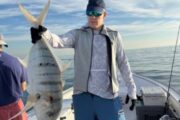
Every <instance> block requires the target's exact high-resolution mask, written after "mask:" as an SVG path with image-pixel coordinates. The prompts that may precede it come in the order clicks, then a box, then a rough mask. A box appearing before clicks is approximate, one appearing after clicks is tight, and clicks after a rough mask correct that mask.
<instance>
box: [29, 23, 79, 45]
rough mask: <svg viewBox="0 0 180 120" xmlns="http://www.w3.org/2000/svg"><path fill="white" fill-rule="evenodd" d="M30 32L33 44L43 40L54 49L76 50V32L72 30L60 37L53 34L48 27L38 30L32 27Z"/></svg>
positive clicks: (40, 27)
mask: <svg viewBox="0 0 180 120" xmlns="http://www.w3.org/2000/svg"><path fill="white" fill-rule="evenodd" d="M30 32H31V39H32V43H33V44H35V43H36V42H37V41H39V40H41V39H45V40H47V41H48V42H49V43H50V45H51V46H52V47H54V48H74V46H75V39H76V30H71V31H69V32H67V33H65V34H63V35H60V36H58V35H56V34H54V33H51V32H50V31H49V30H47V28H46V27H44V26H39V27H38V28H33V27H31V29H30Z"/></svg>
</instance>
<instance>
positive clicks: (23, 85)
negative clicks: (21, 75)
mask: <svg viewBox="0 0 180 120" xmlns="http://www.w3.org/2000/svg"><path fill="white" fill-rule="evenodd" d="M26 89H27V84H26V80H23V82H21V90H22V91H23V92H24V91H26Z"/></svg>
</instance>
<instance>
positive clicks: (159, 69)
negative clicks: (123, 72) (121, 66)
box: [24, 46, 180, 101]
mask: <svg viewBox="0 0 180 120" xmlns="http://www.w3.org/2000/svg"><path fill="white" fill-rule="evenodd" d="M55 52H56V55H57V56H58V58H60V63H63V64H65V63H68V62H72V65H71V66H70V67H69V68H68V69H67V70H66V71H65V72H64V75H63V80H65V87H64V89H67V88H69V87H71V86H72V81H73V78H74V63H73V53H72V54H68V55H62V53H60V51H59V50H57V51H55ZM125 52H126V55H127V57H128V59H129V62H130V65H131V69H132V72H133V73H136V74H138V75H141V76H144V77H148V78H150V79H153V80H155V81H158V82H160V83H163V84H165V85H168V82H169V79H170V71H171V65H172V60H173V53H174V47H159V48H146V49H135V50H134V49H133V50H126V51H125ZM171 88H173V89H174V90H176V91H177V93H179V94H180V46H178V48H177V52H176V59H175V63H174V70H173V76H172V83H171ZM26 97H27V94H25V98H24V101H25V99H26Z"/></svg>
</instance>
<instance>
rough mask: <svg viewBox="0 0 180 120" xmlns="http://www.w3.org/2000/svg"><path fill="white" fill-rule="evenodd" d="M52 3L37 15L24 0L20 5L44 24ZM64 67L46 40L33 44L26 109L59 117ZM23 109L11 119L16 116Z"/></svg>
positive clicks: (42, 119)
mask: <svg viewBox="0 0 180 120" xmlns="http://www.w3.org/2000/svg"><path fill="white" fill-rule="evenodd" d="M49 5H50V0H49V1H48V3H47V4H46V6H45V8H44V9H43V10H42V12H41V14H40V15H39V17H38V18H35V17H34V16H32V15H31V14H30V13H29V12H28V11H27V10H26V9H25V8H24V7H23V6H22V5H21V4H19V8H20V10H21V12H22V13H23V14H24V16H25V17H26V18H27V20H28V21H29V22H31V23H32V24H33V26H36V27H37V26H39V25H42V24H43V21H44V19H45V17H46V15H47V12H48V8H49ZM62 69H63V68H61V67H60V65H59V64H58V62H57V59H56V56H55V55H54V54H53V52H52V50H51V47H50V45H49V44H48V43H47V40H45V38H43V37H42V39H41V40H39V41H38V42H37V43H36V44H34V45H33V46H32V48H31V51H30V53H29V59H28V77H29V83H28V93H29V97H28V100H27V104H26V105H25V109H24V110H23V111H26V110H28V109H29V108H31V107H34V110H35V113H36V116H37V119H38V120H56V119H57V118H59V116H60V111H61V108H62V99H63V98H62V92H63V82H62V80H61V73H62ZM23 111H21V112H20V113H18V114H16V115H15V116H13V117H12V118H11V119H13V118H15V117H17V116H18V115H19V114H21V113H22V112H23ZM11 119H10V120H11Z"/></svg>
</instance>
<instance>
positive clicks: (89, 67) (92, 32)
mask: <svg viewBox="0 0 180 120" xmlns="http://www.w3.org/2000/svg"><path fill="white" fill-rule="evenodd" d="M91 31H92V43H91V60H90V67H89V75H88V80H87V90H86V91H87V92H88V84H89V78H90V72H91V66H92V54H93V42H94V31H93V30H92V29H91Z"/></svg>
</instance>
